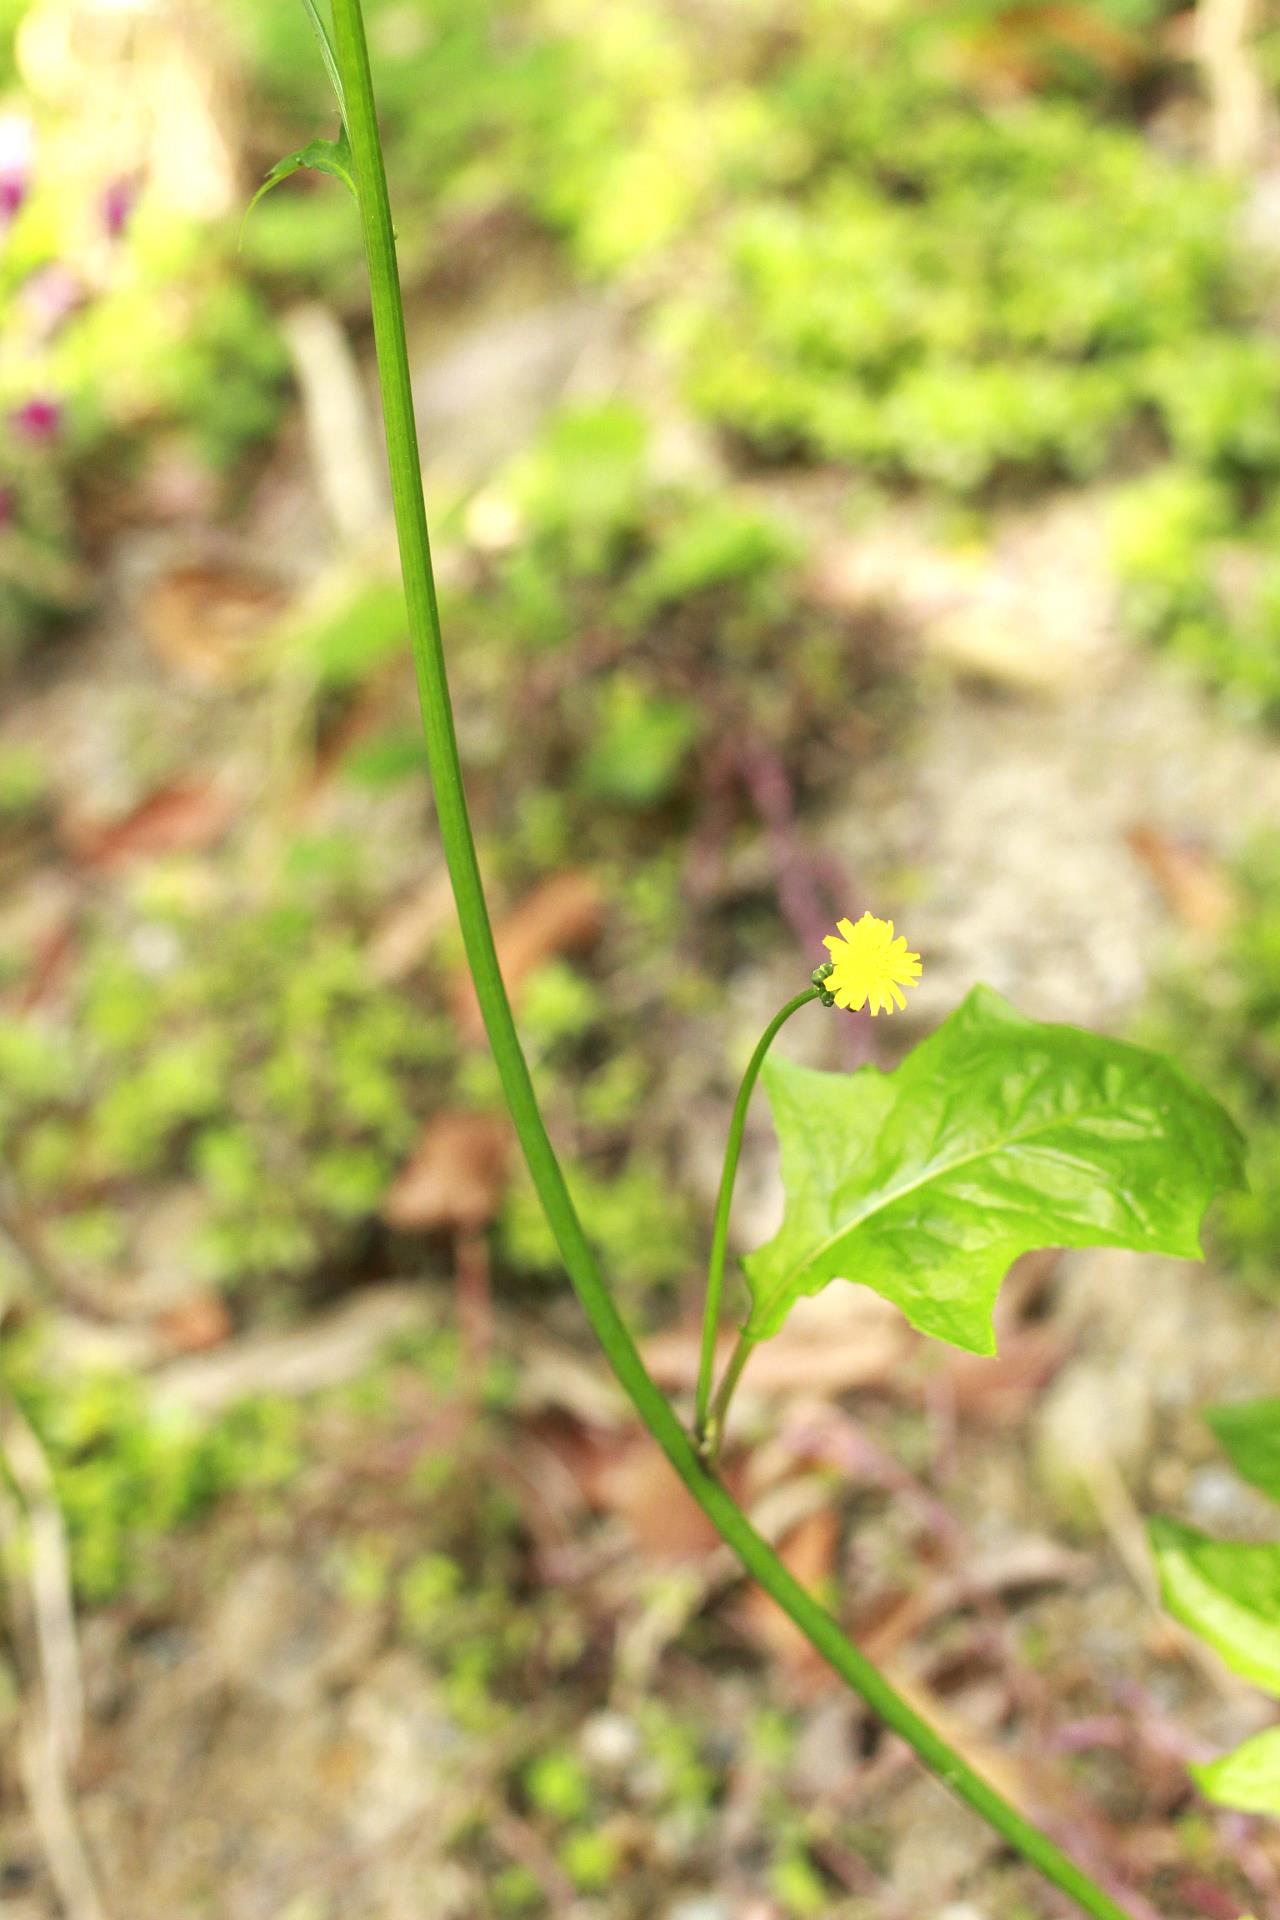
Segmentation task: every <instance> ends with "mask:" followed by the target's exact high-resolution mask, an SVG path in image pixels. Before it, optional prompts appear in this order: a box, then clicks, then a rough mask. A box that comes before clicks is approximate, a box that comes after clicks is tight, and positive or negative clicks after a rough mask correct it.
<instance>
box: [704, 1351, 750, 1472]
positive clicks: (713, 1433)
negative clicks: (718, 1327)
mask: <svg viewBox="0 0 1280 1920" xmlns="http://www.w3.org/2000/svg"><path fill="white" fill-rule="evenodd" d="M755 1344H756V1343H755V1341H754V1340H749V1339H748V1338H747V1336H746V1334H745V1333H740V1334H739V1335H738V1344H737V1346H736V1347H735V1348H734V1350H733V1352H732V1353H731V1354H730V1355H729V1364H728V1366H727V1367H726V1368H725V1370H724V1379H723V1380H722V1381H721V1382H720V1386H719V1388H718V1390H717V1392H716V1397H715V1400H714V1401H713V1402H712V1406H711V1413H710V1415H709V1417H708V1419H707V1434H706V1439H705V1440H704V1441H703V1444H702V1451H703V1456H704V1458H705V1459H706V1460H707V1461H708V1463H709V1464H710V1465H711V1466H713V1467H714V1465H715V1463H716V1461H717V1460H718V1459H719V1457H720V1447H721V1443H722V1442H723V1440H724V1429H725V1422H726V1421H727V1420H728V1418H729V1403H730V1401H731V1400H732V1399H733V1396H734V1394H735V1393H736V1391H737V1387H738V1382H739V1380H741V1378H742V1369H743V1368H744V1367H745V1366H746V1364H747V1362H748V1360H749V1359H750V1358H751V1350H752V1348H753V1347H754V1346H755Z"/></svg>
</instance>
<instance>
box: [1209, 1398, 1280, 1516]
mask: <svg viewBox="0 0 1280 1920" xmlns="http://www.w3.org/2000/svg"><path fill="white" fill-rule="evenodd" d="M1205 1419H1206V1420H1207V1421H1208V1423H1209V1425H1210V1426H1211V1427H1212V1429H1213V1431H1214V1433H1216V1434H1217V1436H1218V1439H1219V1440H1220V1441H1221V1442H1222V1445H1223V1446H1224V1447H1225V1448H1226V1451H1227V1453H1228V1454H1229V1455H1230V1458H1231V1464H1232V1466H1233V1467H1234V1468H1235V1470H1236V1472H1237V1473H1238V1474H1239V1475H1240V1476H1241V1478H1242V1479H1245V1480H1249V1481H1251V1482H1252V1484H1253V1485H1254V1486H1255V1487H1261V1488H1262V1491H1263V1492H1264V1493H1269V1494H1270V1495H1271V1497H1272V1499H1273V1500H1280V1400H1275V1399H1271V1400H1240V1401H1234V1402H1232V1403H1231V1404H1230V1405H1228V1406H1225V1407H1210V1409H1209V1411H1208V1413H1206V1415H1205Z"/></svg>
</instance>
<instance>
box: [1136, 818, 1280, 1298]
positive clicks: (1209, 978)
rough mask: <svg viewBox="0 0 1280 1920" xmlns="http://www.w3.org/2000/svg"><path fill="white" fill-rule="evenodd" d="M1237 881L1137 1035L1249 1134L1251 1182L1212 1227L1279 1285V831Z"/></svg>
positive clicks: (1264, 1282)
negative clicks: (1235, 903)
mask: <svg viewBox="0 0 1280 1920" xmlns="http://www.w3.org/2000/svg"><path fill="white" fill-rule="evenodd" d="M1235 877H1236V881H1237V884H1238V887H1239V894H1240V898H1239V910H1238V912H1237V914H1236V917H1235V919H1234V921H1233V923H1232V925H1231V927H1230V929H1229V930H1228V932H1227V934H1226V936H1225V939H1224V940H1223V941H1222V943H1221V945H1220V946H1219V947H1218V949H1217V950H1216V951H1214V952H1212V953H1209V954H1206V953H1204V952H1203V951H1196V952H1195V953H1194V954H1192V955H1191V956H1189V957H1188V958H1186V959H1184V960H1183V961H1182V962H1181V963H1180V964H1179V965H1177V966H1173V967H1171V968H1170V969H1169V970H1168V971H1167V972H1166V975H1165V977H1164V979H1163V981H1162V983H1161V985H1160V988H1159V990H1158V992H1157V994H1156V996H1155V998H1154V1002H1153V1005H1152V1007H1151V1008H1150V1010H1149V1012H1148V1014H1147V1016H1146V1021H1145V1025H1144V1028H1143V1031H1142V1033H1141V1034H1140V1036H1139V1037H1141V1038H1143V1039H1147V1040H1150V1041H1151V1042H1152V1043H1153V1044H1155V1045H1162V1044H1163V1045H1168V1046H1172V1047H1176V1049H1177V1052H1178V1058H1179V1060H1180V1062H1181V1064H1182V1065H1183V1066H1184V1067H1185V1069H1186V1071H1187V1072H1188V1073H1189V1074H1191V1075H1193V1076H1194V1078H1195V1079H1197V1080H1198V1081H1199V1082H1200V1083H1201V1084H1202V1085H1203V1086H1206V1087H1209V1088H1211V1089H1212V1090H1213V1091H1214V1092H1215V1093H1216V1094H1217V1095H1218V1096H1219V1098H1220V1099H1221V1100H1222V1101H1223V1102H1224V1103H1225V1105H1226V1106H1227V1107H1228V1108H1229V1110H1230V1111H1231V1113H1232V1114H1233V1115H1234V1117H1235V1119H1236V1121H1237V1122H1238V1124H1239V1126H1240V1128H1241V1131H1242V1132H1243V1134H1244V1136H1245V1139H1246V1141H1247V1142H1248V1149H1249V1157H1248V1174H1249V1186H1248V1188H1247V1189H1244V1190H1242V1191H1240V1192H1238V1193H1229V1194H1226V1195H1224V1196H1223V1198H1222V1199H1221V1201H1220V1202H1219V1204H1218V1208H1217V1212H1216V1216H1215V1218H1216V1221H1217V1226H1216V1229H1215V1231H1216V1234H1217V1237H1218V1240H1219V1243H1220V1245H1221V1247H1222V1250H1223V1252H1224V1253H1225V1254H1226V1255H1227V1256H1228V1258H1229V1259H1230V1260H1231V1262H1232V1264H1233V1265H1234V1266H1235V1268H1236V1269H1237V1270H1238V1271H1239V1272H1241V1273H1242V1274H1243V1275H1245V1276H1246V1277H1247V1278H1248V1279H1249V1280H1251V1281H1252V1282H1253V1283H1254V1284H1255V1285H1256V1286H1257V1287H1259V1288H1260V1289H1261V1290H1262V1291H1264V1292H1267V1293H1272V1294H1274V1293H1276V1292H1278V1291H1280V1280H1278V1279H1277V1269H1276V1248H1277V1247H1278V1246H1280V839H1277V838H1276V836H1275V835H1267V836H1264V837H1263V838H1262V839H1260V840H1258V841H1257V842H1255V844H1254V845H1253V846H1252V848H1251V849H1250V850H1249V852H1248V853H1247V855H1246V856H1245V858H1244V859H1243V861H1242V862H1241V864H1240V866H1239V868H1238V870H1237V873H1236V876H1235Z"/></svg>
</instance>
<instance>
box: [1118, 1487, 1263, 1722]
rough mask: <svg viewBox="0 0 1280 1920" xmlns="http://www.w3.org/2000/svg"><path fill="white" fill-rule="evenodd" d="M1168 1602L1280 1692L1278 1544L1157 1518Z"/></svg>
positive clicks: (1154, 1538) (1241, 1669)
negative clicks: (1213, 1535)
mask: <svg viewBox="0 0 1280 1920" xmlns="http://www.w3.org/2000/svg"><path fill="white" fill-rule="evenodd" d="M1150 1533H1151V1544H1152V1547H1153V1548H1154V1550H1155V1556H1156V1565H1157V1566H1158V1568H1159V1570H1160V1586H1161V1591H1162V1593H1163V1596H1164V1604H1165V1606H1166V1607H1167V1608H1168V1610H1169V1612H1170V1613H1171V1614H1173V1616H1174V1618H1175V1619H1177V1620H1181V1622H1182V1624H1183V1625H1184V1626H1186V1627H1190V1628H1191V1629H1192V1631H1193V1632H1195V1633H1198V1634H1199V1635H1200V1637H1201V1639H1202V1640H1207V1641H1208V1642H1209V1645H1210V1646H1211V1647H1214V1648H1216V1650H1217V1651H1218V1652H1219V1653H1220V1654H1221V1655H1222V1658H1223V1659H1224V1660H1225V1661H1226V1663H1227V1665H1228V1666H1229V1667H1230V1668H1232V1670H1233V1671H1234V1672H1236V1673H1238V1674H1241V1675H1243V1677H1244V1678H1245V1679H1246V1680H1251V1681H1252V1682H1253V1683H1254V1685H1255V1686H1259V1687H1265V1688H1266V1689H1267V1691H1268V1692H1269V1693H1275V1694H1280V1546H1272V1545H1269V1544H1264V1545H1254V1544H1252V1543H1247V1542H1241V1541H1236V1540H1212V1539H1210V1538H1209V1536H1208V1534H1204V1533H1198V1532H1197V1531H1196V1529H1195V1528H1194V1527H1187V1526H1184V1525H1183V1524H1182V1522H1181V1521H1180V1520H1153V1521H1151V1523H1150Z"/></svg>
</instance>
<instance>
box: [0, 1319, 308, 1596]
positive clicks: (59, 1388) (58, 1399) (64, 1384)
mask: <svg viewBox="0 0 1280 1920" xmlns="http://www.w3.org/2000/svg"><path fill="white" fill-rule="evenodd" d="M0 1381H2V1384H3V1388H4V1390H5V1391H6V1392H11V1393H12V1394H13V1395H14V1396H15V1399H16V1400H17V1402H18V1404H19V1406H21V1408H22V1410H23V1412H24V1413H25V1415H26V1417H27V1418H28V1419H29V1420H30V1421H31V1423H32V1425H33V1427H34V1429H35V1431H36V1433H37V1434H38V1436H39V1438H40V1441H41V1444H42V1445H43V1447H44V1450H45V1453H46V1455H47V1457H48V1460H49V1463H50V1466H51V1468H52V1472H53V1481H54V1488H55V1491H56V1494H57V1498H58V1505H59V1508H60V1510H61V1513H62V1516H63V1519H64V1521H65V1523H66V1527H67V1534H68V1540H69V1543H70V1549H71V1560H72V1571H73V1575H74V1580H75V1585H76V1590H77V1592H78V1594H79V1595H80V1597H81V1598H82V1599H83V1600H84V1601H86V1602H89V1603H95V1602H96V1603H102V1602H104V1601H108V1600H112V1599H114V1598H116V1596H117V1595H118V1594H119V1593H120V1592H121V1591H123V1590H126V1589H127V1590H130V1591H132V1592H134V1593H137V1592H140V1591H145V1589H146V1587H147V1585H148V1584H149V1583H150V1582H154V1581H155V1580H156V1579H158V1578H159V1577H160V1575H159V1562H158V1560H157V1558H156V1549H157V1547H158V1545H159V1543H160V1542H161V1541H162V1540H163V1538H164V1537H165V1536H166V1535H167V1534H169V1533H171V1532H172V1531H173V1530H174V1529H175V1528H177V1527H181V1526H184V1525H187V1524H189V1523H190V1522H192V1521H194V1520H196V1519H198V1518H199V1517H200V1516H201V1515H202V1514H204V1513H206V1512H207V1511H208V1509H209V1508H210V1506H211V1505H212V1504H213V1502H214V1501H215V1500H217V1499H218V1498H219V1497H220V1496H222V1495H223V1494H226V1493H229V1492H232V1491H253V1492H256V1493H259V1494H269V1493H271V1492H273V1491H274V1490H277V1489H280V1488H283V1487H285V1486H287V1485H288V1483H289V1482H290V1481H291V1480H292V1479H293V1478H294V1477H295V1476H296V1475H297V1473H298V1471H299V1469H300V1468H301V1465H302V1460H303V1454H302V1450H301V1445H300V1436H301V1424H302V1416H301V1412H300V1409H299V1407H298V1406H297V1404H296V1403H294V1402H291V1401H286V1400H277V1399H269V1398H262V1399H256V1400H246V1401H245V1402H243V1403H242V1404H241V1405H239V1406H237V1407H235V1408H233V1409H231V1410H229V1411H228V1412H227V1413H226V1414H224V1415H221V1416H220V1417H218V1418H217V1419H215V1420H213V1421H212V1422H210V1423H207V1424H205V1423H200V1422H197V1421H194V1420H189V1419H185V1418H180V1417H178V1416H177V1415H173V1414H164V1415H162V1414H158V1413H156V1412H155V1411H154V1410H153V1408H152V1406H151V1403H150V1400H149V1397H148V1393H147V1389H146V1387H145V1385H144V1383H143V1382H142V1381H140V1380H138V1379H137V1378H134V1377H132V1376H130V1375H127V1374H123V1373H120V1372H94V1371H79V1370H74V1371H73V1370H68V1369H67V1368H65V1367H51V1366H50V1365H49V1363H48V1358H47V1356H46V1355H45V1354H44V1353H43V1351H42V1348H41V1344H40V1341H39V1340H38V1339H35V1340H30V1339H21V1340H18V1339H7V1340H6V1343H5V1360H4V1368H3V1374H2V1376H0Z"/></svg>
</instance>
